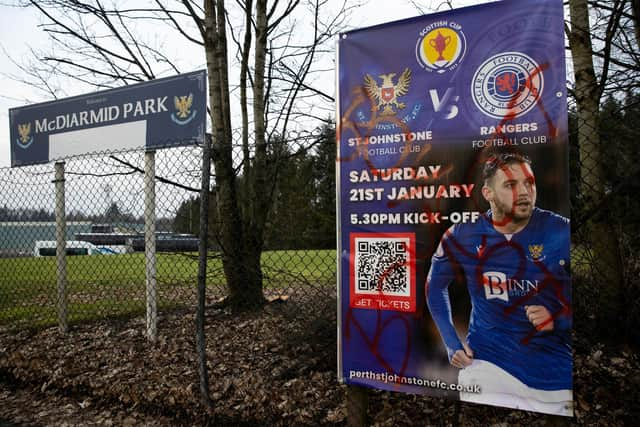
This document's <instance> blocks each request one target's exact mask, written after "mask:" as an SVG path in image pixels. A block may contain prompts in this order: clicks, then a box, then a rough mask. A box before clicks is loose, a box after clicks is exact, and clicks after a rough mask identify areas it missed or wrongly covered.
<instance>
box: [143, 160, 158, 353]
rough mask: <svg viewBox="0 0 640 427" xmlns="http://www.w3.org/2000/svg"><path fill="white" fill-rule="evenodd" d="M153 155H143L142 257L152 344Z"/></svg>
mask: <svg viewBox="0 0 640 427" xmlns="http://www.w3.org/2000/svg"><path fill="white" fill-rule="evenodd" d="M155 154H156V153H155V151H145V153H144V255H145V267H146V281H145V282H146V292H147V338H148V339H149V340H150V341H152V342H155V340H156V338H157V335H158V306H157V301H156V295H157V290H156V187H155V180H156V165H155V163H156V159H155Z"/></svg>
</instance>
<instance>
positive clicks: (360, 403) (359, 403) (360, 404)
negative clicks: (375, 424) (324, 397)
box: [347, 385, 369, 427]
mask: <svg viewBox="0 0 640 427" xmlns="http://www.w3.org/2000/svg"><path fill="white" fill-rule="evenodd" d="M368 409H369V390H367V389H366V388H365V387H359V386H353V385H349V386H347V426H348V427H364V426H366V425H367V411H368Z"/></svg>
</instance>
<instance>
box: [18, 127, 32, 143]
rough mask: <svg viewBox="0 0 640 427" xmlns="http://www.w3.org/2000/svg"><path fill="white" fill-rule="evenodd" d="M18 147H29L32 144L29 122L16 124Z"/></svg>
mask: <svg viewBox="0 0 640 427" xmlns="http://www.w3.org/2000/svg"><path fill="white" fill-rule="evenodd" d="M16 142H17V143H18V147H20V148H24V149H26V148H29V146H30V145H31V144H33V136H32V135H31V123H21V124H18V139H17V141H16Z"/></svg>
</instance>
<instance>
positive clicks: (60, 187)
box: [53, 162, 69, 333]
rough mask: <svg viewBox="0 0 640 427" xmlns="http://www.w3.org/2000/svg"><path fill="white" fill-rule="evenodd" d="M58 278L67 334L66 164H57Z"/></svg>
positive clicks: (62, 329) (62, 328)
mask: <svg viewBox="0 0 640 427" xmlns="http://www.w3.org/2000/svg"><path fill="white" fill-rule="evenodd" d="M53 182H54V183H55V186H56V207H55V215H56V277H57V288H58V304H57V305H58V327H59V328H60V332H62V333H66V332H67V331H68V329H69V325H68V323H67V254H66V252H67V240H66V235H67V221H66V217H65V200H64V162H56V164H55V178H54V180H53Z"/></svg>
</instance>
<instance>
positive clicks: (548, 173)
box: [337, 0, 573, 416]
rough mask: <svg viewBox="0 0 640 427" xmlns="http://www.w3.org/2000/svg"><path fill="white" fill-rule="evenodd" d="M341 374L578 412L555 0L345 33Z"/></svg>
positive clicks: (341, 48) (405, 388)
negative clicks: (574, 369)
mask: <svg viewBox="0 0 640 427" xmlns="http://www.w3.org/2000/svg"><path fill="white" fill-rule="evenodd" d="M338 80H339V81H338V106H337V114H338V118H339V119H338V121H337V123H338V130H337V133H338V135H337V136H338V144H339V145H338V159H337V161H338V176H337V181H338V183H337V185H338V202H337V203H338V212H339V213H338V216H339V219H338V221H339V224H338V229H339V231H338V276H339V284H338V300H339V302H338V305H339V306H338V317H339V324H338V329H339V330H338V333H339V339H338V375H339V378H340V380H341V381H344V382H346V383H347V384H353V385H360V386H366V387H372V388H379V389H384V390H391V391H400V392H409V393H422V394H429V395H434V396H446V397H449V398H452V399H459V400H463V401H469V402H478V403H485V404H489V405H495V406H503V407H510V408H520V409H524V410H531V411H536V412H543V413H550V414H559V415H566V416H571V415H572V414H573V403H572V401H573V396H572V393H573V392H572V389H573V381H572V353H571V337H570V335H571V327H572V326H571V324H572V323H571V322H572V314H571V290H570V276H569V243H570V225H569V219H568V217H569V179H568V131H567V127H568V125H567V99H566V96H567V90H566V71H565V53H564V19H563V5H562V1H561V0H536V1H529V0H527V1H523V0H511V1H501V2H495V3H488V4H483V5H478V6H473V7H468V8H463V9H457V10H451V11H447V12H442V13H436V14H432V15H425V16H420V17H416V18H412V19H408V20H404V21H399V22H393V23H389V24H384V25H380V26H376V27H371V28H366V29H361V30H355V31H351V32H347V33H344V34H341V36H340V40H339V43H338Z"/></svg>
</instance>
